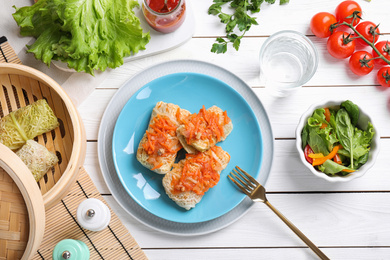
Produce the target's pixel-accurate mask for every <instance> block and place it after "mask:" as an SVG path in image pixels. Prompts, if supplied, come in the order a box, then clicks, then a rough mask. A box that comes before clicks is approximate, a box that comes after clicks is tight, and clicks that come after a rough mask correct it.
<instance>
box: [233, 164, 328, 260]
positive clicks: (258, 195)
mask: <svg viewBox="0 0 390 260" xmlns="http://www.w3.org/2000/svg"><path fill="white" fill-rule="evenodd" d="M235 173H236V174H237V175H236V174H235ZM228 176H229V178H230V179H231V180H232V181H233V182H234V183H235V184H236V185H237V186H238V187H239V188H240V189H241V191H242V192H243V193H245V194H246V195H248V197H249V198H251V199H252V200H253V201H255V202H264V203H265V204H266V205H267V206H268V207H269V208H270V209H272V211H273V212H275V214H276V215H278V217H279V218H280V219H281V220H282V221H283V222H284V223H286V225H287V226H288V227H289V228H291V230H292V231H294V233H295V234H297V235H298V237H300V238H301V239H302V241H303V242H305V243H306V245H308V246H309V247H310V248H311V250H313V251H314V253H316V254H317V255H318V256H319V257H320V258H321V259H329V258H328V257H327V256H326V255H325V254H324V253H323V252H322V251H321V250H320V249H319V248H318V247H317V246H316V245H315V244H313V242H311V241H310V239H308V238H307V237H306V236H305V235H304V234H303V233H302V232H301V231H300V230H299V229H298V228H297V227H296V226H295V225H294V224H293V223H291V222H290V221H289V220H288V219H287V218H286V217H285V216H283V215H282V213H280V212H279V211H278V210H277V209H276V208H274V206H272V205H271V203H269V201H268V200H267V197H266V195H265V188H264V187H263V186H262V185H261V184H260V183H258V182H257V181H256V180H255V178H253V177H252V176H251V175H249V174H248V173H246V172H245V171H244V170H243V169H241V168H240V167H238V166H236V168H234V169H233V171H231V172H230V175H228Z"/></svg>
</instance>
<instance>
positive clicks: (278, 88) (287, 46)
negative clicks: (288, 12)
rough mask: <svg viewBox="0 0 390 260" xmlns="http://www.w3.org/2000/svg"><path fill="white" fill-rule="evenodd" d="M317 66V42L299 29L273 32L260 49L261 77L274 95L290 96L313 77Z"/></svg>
mask: <svg viewBox="0 0 390 260" xmlns="http://www.w3.org/2000/svg"><path fill="white" fill-rule="evenodd" d="M317 66H318V53H317V50H316V48H315V46H314V44H313V43H312V42H311V41H310V39H309V38H307V37H306V36H305V35H303V34H301V33H299V32H296V31H280V32H277V33H275V34H273V35H271V36H270V37H269V38H268V39H267V40H266V41H265V42H264V44H263V46H262V47H261V50H260V76H261V77H263V78H264V80H265V87H266V88H267V90H268V91H269V92H270V93H271V94H272V95H274V96H279V97H283V96H287V95H289V94H290V93H291V92H293V91H294V90H296V89H297V88H299V87H301V86H302V85H303V84H305V83H306V82H308V81H309V80H310V79H311V77H312V76H313V75H314V73H315V72H316V70H317Z"/></svg>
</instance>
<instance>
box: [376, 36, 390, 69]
mask: <svg viewBox="0 0 390 260" xmlns="http://www.w3.org/2000/svg"><path fill="white" fill-rule="evenodd" d="M375 47H376V48H377V49H378V51H379V52H380V53H381V54H382V55H383V56H384V57H385V58H386V59H388V60H390V42H389V41H381V42H378V43H377V44H375ZM372 56H373V57H374V58H376V57H378V56H379V55H378V54H377V53H376V52H375V51H374V50H372ZM375 63H376V64H378V65H390V64H387V62H386V61H384V60H382V59H375Z"/></svg>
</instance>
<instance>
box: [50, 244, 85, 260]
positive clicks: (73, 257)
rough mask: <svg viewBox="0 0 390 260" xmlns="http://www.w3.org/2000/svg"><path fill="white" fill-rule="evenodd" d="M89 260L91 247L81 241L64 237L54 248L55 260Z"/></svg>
mask: <svg viewBox="0 0 390 260" xmlns="http://www.w3.org/2000/svg"><path fill="white" fill-rule="evenodd" d="M64 259H67V260H88V259H89V248H88V246H87V245H86V244H85V243H84V242H82V241H80V240H74V239H64V240H62V241H60V242H59V243H58V244H57V245H56V246H55V247H54V250H53V260H64Z"/></svg>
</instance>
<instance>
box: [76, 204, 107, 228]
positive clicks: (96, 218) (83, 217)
mask: <svg viewBox="0 0 390 260" xmlns="http://www.w3.org/2000/svg"><path fill="white" fill-rule="evenodd" d="M110 220H111V213H110V210H109V208H108V207H107V206H106V205H105V204H104V203H103V202H102V201H101V200H98V199H95V198H90V199H86V200H84V201H82V202H81V203H80V205H79V207H78V208H77V221H78V222H79V224H80V226H82V227H83V228H85V229H88V230H90V231H101V230H103V229H105V228H106V227H107V226H108V224H109V223H110Z"/></svg>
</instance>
